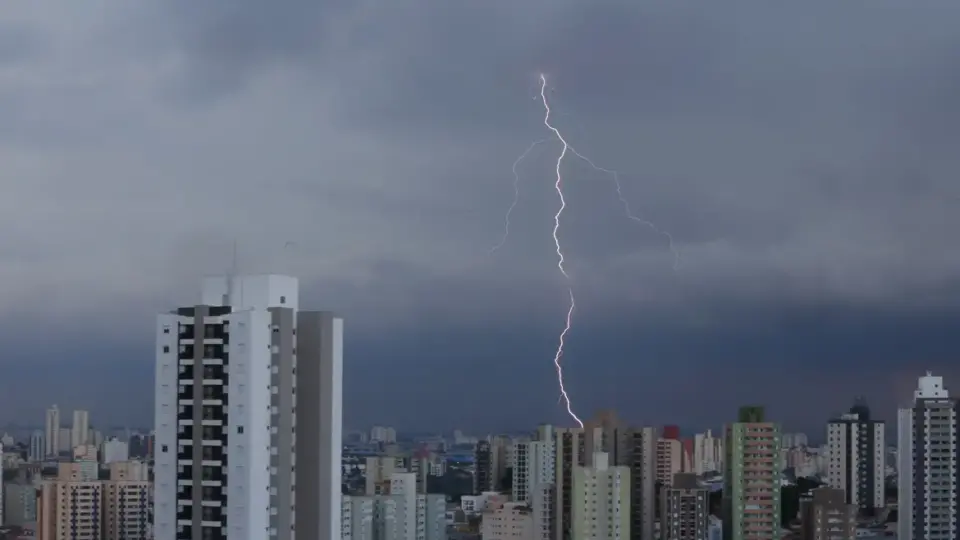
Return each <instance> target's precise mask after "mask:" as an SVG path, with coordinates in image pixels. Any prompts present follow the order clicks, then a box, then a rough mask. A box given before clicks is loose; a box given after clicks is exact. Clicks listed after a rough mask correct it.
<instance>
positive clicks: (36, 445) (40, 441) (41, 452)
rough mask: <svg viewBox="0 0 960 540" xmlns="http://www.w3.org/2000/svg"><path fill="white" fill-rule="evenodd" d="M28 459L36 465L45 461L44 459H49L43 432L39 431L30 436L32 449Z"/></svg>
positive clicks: (29, 450)
mask: <svg viewBox="0 0 960 540" xmlns="http://www.w3.org/2000/svg"><path fill="white" fill-rule="evenodd" d="M27 457H28V458H29V460H30V461H32V462H34V463H36V462H39V461H43V458H45V457H47V448H46V441H45V440H44V438H43V432H42V431H40V430H37V431H34V432H33V433H31V434H30V448H29V449H28V450H27Z"/></svg>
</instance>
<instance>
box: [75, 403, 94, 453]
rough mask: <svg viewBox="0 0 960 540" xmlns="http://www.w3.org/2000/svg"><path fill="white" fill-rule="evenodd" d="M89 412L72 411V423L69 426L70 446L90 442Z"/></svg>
mask: <svg viewBox="0 0 960 540" xmlns="http://www.w3.org/2000/svg"><path fill="white" fill-rule="evenodd" d="M90 442H91V441H90V413H89V412H87V411H73V424H72V425H71V427H70V446H71V447H73V448H76V447H77V446H83V445H85V444H90Z"/></svg>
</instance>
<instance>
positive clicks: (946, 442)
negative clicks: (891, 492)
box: [897, 373, 960, 540]
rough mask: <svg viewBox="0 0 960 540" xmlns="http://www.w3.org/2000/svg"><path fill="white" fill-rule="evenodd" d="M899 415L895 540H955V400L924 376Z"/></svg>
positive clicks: (958, 413)
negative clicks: (911, 400)
mask: <svg viewBox="0 0 960 540" xmlns="http://www.w3.org/2000/svg"><path fill="white" fill-rule="evenodd" d="M913 396H914V399H913V405H912V406H911V407H909V408H904V409H900V411H899V414H898V428H899V429H898V431H899V435H898V439H899V440H898V441H897V449H898V459H899V462H898V463H897V469H898V482H897V483H898V487H899V497H898V512H897V514H898V517H897V529H898V532H897V537H898V540H957V538H960V514H958V512H957V506H958V504H960V475H958V472H957V470H958V465H960V464H958V462H957V461H958V458H957V445H958V441H960V427H958V426H960V423H958V420H960V400H957V399H956V398H951V397H950V392H949V391H947V388H946V387H945V386H944V385H943V377H935V376H933V375H932V374H931V373H927V375H926V376H925V377H920V380H919V381H918V384H917V389H916V391H914V393H913Z"/></svg>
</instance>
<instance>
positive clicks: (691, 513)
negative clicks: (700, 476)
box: [660, 473, 710, 540]
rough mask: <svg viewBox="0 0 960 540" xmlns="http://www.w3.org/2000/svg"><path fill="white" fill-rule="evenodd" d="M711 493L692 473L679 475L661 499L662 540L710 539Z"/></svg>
mask: <svg viewBox="0 0 960 540" xmlns="http://www.w3.org/2000/svg"><path fill="white" fill-rule="evenodd" d="M709 538H710V492H709V491H708V490H707V489H706V488H704V487H701V486H700V485H699V484H698V483H697V475H696V474H694V473H679V474H677V475H675V476H674V479H673V481H672V482H671V483H670V485H665V486H664V487H663V488H662V492H661V496H660V539H661V540H709Z"/></svg>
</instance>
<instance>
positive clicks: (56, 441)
mask: <svg viewBox="0 0 960 540" xmlns="http://www.w3.org/2000/svg"><path fill="white" fill-rule="evenodd" d="M44 441H45V443H46V455H47V456H55V455H57V454H59V453H60V408H59V407H57V406H56V405H54V406H53V407H50V408H49V409H47V422H46V435H45V437H44Z"/></svg>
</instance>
